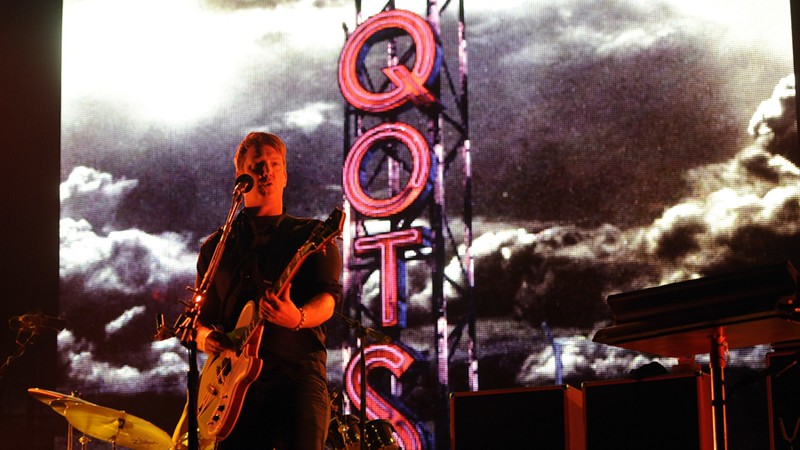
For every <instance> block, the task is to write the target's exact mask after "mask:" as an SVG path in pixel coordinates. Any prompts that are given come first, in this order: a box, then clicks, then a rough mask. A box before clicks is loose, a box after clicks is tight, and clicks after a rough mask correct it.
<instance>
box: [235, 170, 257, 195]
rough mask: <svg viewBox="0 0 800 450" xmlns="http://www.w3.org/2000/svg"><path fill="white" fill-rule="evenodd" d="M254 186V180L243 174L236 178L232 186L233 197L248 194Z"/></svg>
mask: <svg viewBox="0 0 800 450" xmlns="http://www.w3.org/2000/svg"><path fill="white" fill-rule="evenodd" d="M254 184H255V180H253V177H251V176H250V175H248V174H246V173H243V174H241V175H239V176H238V177H236V183H234V186H233V195H235V196H239V195H242V194H245V193H247V192H250V189H253V185H254Z"/></svg>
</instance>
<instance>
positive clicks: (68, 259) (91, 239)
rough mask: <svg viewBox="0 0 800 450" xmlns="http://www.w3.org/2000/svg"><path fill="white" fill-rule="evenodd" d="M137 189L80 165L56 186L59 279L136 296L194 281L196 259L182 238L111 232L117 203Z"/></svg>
mask: <svg viewBox="0 0 800 450" xmlns="http://www.w3.org/2000/svg"><path fill="white" fill-rule="evenodd" d="M136 186H137V182H136V181H135V180H125V179H122V180H120V181H115V180H114V179H113V177H112V175H111V174H108V173H103V172H99V171H97V170H94V169H91V168H87V167H83V166H81V167H76V168H75V169H74V170H73V172H72V173H71V174H70V175H69V177H68V178H67V180H66V181H65V182H63V183H62V184H61V199H62V219H61V222H60V227H59V230H60V245H59V248H60V254H59V258H60V263H59V266H60V267H59V274H60V277H61V279H62V280H67V279H73V280H74V279H76V278H80V279H81V280H82V284H83V286H84V289H85V290H86V291H89V292H119V293H124V294H127V295H136V294H139V295H140V294H143V293H146V292H152V291H165V290H168V287H169V286H170V285H171V284H173V283H175V282H176V281H177V280H181V281H184V282H185V280H191V279H192V278H193V276H194V263H195V261H196V259H197V255H196V253H195V252H191V251H189V249H188V246H189V242H188V238H187V237H185V236H183V235H180V234H178V233H175V232H163V233H160V234H158V235H152V234H149V233H146V232H144V231H141V230H137V229H127V230H119V231H116V230H113V229H111V227H112V226H113V220H112V218H113V217H114V215H115V214H116V210H117V207H118V206H119V204H120V202H121V200H122V198H123V197H124V196H125V195H127V194H128V193H130V192H131V191H132V190H133V189H134V188H135V187H136ZM98 225H99V228H100V229H101V231H100V232H98V231H96V229H97V228H98Z"/></svg>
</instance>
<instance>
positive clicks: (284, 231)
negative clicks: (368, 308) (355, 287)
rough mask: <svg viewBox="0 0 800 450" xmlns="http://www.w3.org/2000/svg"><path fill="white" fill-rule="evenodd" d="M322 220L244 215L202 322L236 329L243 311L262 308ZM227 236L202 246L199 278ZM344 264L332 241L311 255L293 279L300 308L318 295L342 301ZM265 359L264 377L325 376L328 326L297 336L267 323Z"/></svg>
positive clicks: (237, 223)
mask: <svg viewBox="0 0 800 450" xmlns="http://www.w3.org/2000/svg"><path fill="white" fill-rule="evenodd" d="M319 223H320V222H319V221H318V220H314V219H304V218H297V217H293V216H290V215H286V214H284V215H280V216H270V217H255V216H251V215H250V214H249V213H248V211H247V210H245V211H243V212H241V213H239V215H238V216H237V218H236V219H235V220H234V222H233V224H232V226H231V234H230V235H229V237H228V241H227V243H226V246H225V251H224V253H223V255H222V258H221V259H220V263H219V267H218V269H217V272H216V274H215V277H214V280H213V282H212V284H211V286H210V288H209V289H208V292H207V295H206V300H205V303H204V304H203V307H202V311H201V314H200V322H201V323H203V324H205V325H216V326H220V327H222V328H223V330H224V331H225V332H230V331H231V330H233V329H234V326H235V325H236V322H237V320H238V319H239V315H240V314H241V311H242V308H244V306H245V305H246V304H247V302H248V301H253V302H255V303H256V309H255V310H256V311H258V307H257V304H258V303H257V302H258V299H259V298H260V297H261V295H262V294H263V292H264V291H265V289H266V288H267V284H265V282H274V281H275V280H277V279H278V277H279V276H280V275H281V274H282V273H283V271H284V270H285V269H286V266H287V265H288V263H289V262H290V261H291V260H292V258H293V257H294V256H295V254H296V253H297V250H298V249H299V248H300V247H301V246H302V245H303V244H304V243H305V242H306V240H307V239H308V237H309V235H310V233H311V231H312V230H313V229H314V228H315V227H316V226H317V225H318V224H319ZM220 236H221V231H217V232H216V233H214V234H212V235H211V236H210V237H209V238H208V239H207V240H206V241H205V242H204V243H203V245H202V247H201V250H200V255H199V257H198V263H197V272H198V277H199V278H198V279H202V277H203V275H204V274H205V272H206V270H207V268H208V264H209V261H210V260H211V257H212V255H213V253H214V249H215V248H216V246H217V243H218V242H219V239H220ZM341 269H342V262H341V257H340V254H339V249H338V248H337V247H336V244H335V243H334V241H333V240H331V241H330V242H329V243H328V244H327V245H326V246H325V248H324V250H322V251H318V252H314V253H311V254H310V255H308V257H307V259H306V260H305V261H304V262H303V263H302V265H301V266H300V268H299V270H298V272H297V274H296V275H295V276H294V278H293V279H292V280H291V285H292V287H291V291H290V298H291V299H292V301H293V302H294V303H295V305H297V306H298V307H301V306H303V305H305V304H306V303H307V302H308V301H309V300H310V299H311V298H313V297H314V296H315V295H317V294H319V293H322V292H327V293H329V294H331V295H332V296H333V298H334V299H335V300H336V301H337V302H338V300H339V296H340V293H341V284H340V282H339V277H340V275H341ZM259 357H260V358H261V359H263V360H264V369H262V376H263V375H264V374H265V373H268V372H269V371H271V370H273V371H274V370H277V371H280V373H282V374H284V375H286V376H289V377H290V378H294V377H295V376H298V375H311V374H315V375H318V376H319V375H321V376H322V377H323V380H324V377H325V373H326V372H325V363H326V359H327V353H326V351H325V325H324V324H323V325H320V326H316V327H312V328H303V329H301V330H299V331H293V330H291V329H289V328H284V327H281V326H278V325H275V324H272V323H270V322H267V321H264V334H263V338H262V341H261V347H260V349H259Z"/></svg>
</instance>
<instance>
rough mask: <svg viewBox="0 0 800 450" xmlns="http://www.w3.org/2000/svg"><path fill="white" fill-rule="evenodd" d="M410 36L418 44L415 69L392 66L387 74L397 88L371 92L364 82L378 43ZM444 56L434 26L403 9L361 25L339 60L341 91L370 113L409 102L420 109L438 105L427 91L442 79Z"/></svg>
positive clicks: (385, 13)
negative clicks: (374, 47)
mask: <svg viewBox="0 0 800 450" xmlns="http://www.w3.org/2000/svg"><path fill="white" fill-rule="evenodd" d="M402 33H407V34H408V35H409V36H411V38H412V39H413V41H414V46H415V48H416V57H415V60H414V67H412V68H411V70H409V69H408V68H407V67H406V66H404V65H402V64H401V65H396V66H390V67H386V68H384V69H383V73H384V74H385V75H386V77H387V78H389V80H391V82H392V83H393V84H394V86H395V88H394V89H393V90H391V91H389V92H371V91H368V90H367V89H365V88H364V86H363V84H364V81H365V80H363V79H362V74H363V69H364V67H365V65H366V64H365V59H366V57H367V55H368V54H369V50H370V48H371V47H372V45H373V44H374V43H376V42H379V41H382V40H385V39H388V38H390V37H392V36H397V35H400V34H402ZM440 65H441V56H440V52H439V50H438V48H437V45H436V38H435V36H434V34H433V30H431V27H430V25H428V22H426V21H425V20H424V19H423V18H421V17H420V16H418V15H416V14H414V13H412V12H410V11H404V10H401V9H394V10H391V11H384V12H382V13H380V14H377V15H375V16H373V17H371V18H369V19H367V21H366V22H364V23H363V24H361V25H360V26H359V27H358V28H357V29H356V30H355V31H354V32H353V34H351V35H350V37H349V38H348V39H347V43H346V44H345V47H344V50H343V51H342V55H341V57H340V58H339V88H340V89H341V91H342V95H343V96H344V98H345V99H346V100H347V102H348V103H349V104H351V105H353V106H354V107H356V108H358V109H360V110H362V111H366V112H370V113H381V112H387V111H392V110H394V109H396V108H399V107H401V106H403V105H404V104H405V103H406V102H407V101H409V100H410V101H411V102H413V103H414V104H416V105H427V104H431V103H434V102H435V101H436V98H435V97H434V96H433V94H431V93H430V92H429V91H428V89H427V88H426V87H425V86H426V85H428V84H430V83H431V82H432V81H434V80H435V79H436V78H437V77H438V76H439V70H440Z"/></svg>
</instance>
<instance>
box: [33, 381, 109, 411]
mask: <svg viewBox="0 0 800 450" xmlns="http://www.w3.org/2000/svg"><path fill="white" fill-rule="evenodd" d="M28 393H29V394H31V396H33V398H35V399H36V400H39V401H40V402H42V403H44V404H45V405H47V406H49V407H51V408H53V411H55V412H57V413H59V414H61V415H62V416H63V415H64V411H65V410H66V409H67V406H69V405H77V404H86V405H93V404H94V403H91V402H87V401H86V400H82V399H80V398H78V397H75V396H74V395H67V394H61V393H59V392H55V391H48V390H46V389H39V388H30V389H28Z"/></svg>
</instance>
